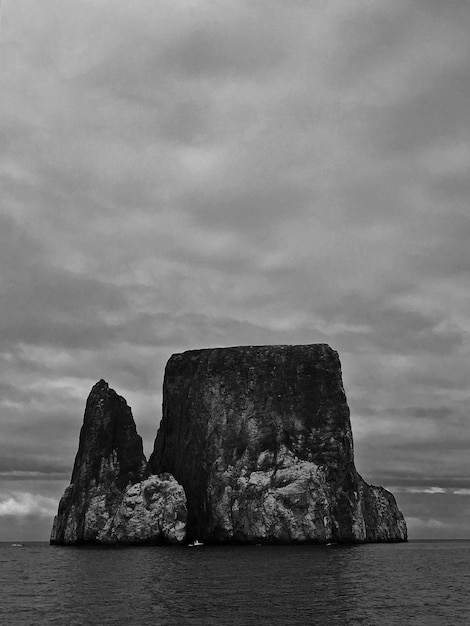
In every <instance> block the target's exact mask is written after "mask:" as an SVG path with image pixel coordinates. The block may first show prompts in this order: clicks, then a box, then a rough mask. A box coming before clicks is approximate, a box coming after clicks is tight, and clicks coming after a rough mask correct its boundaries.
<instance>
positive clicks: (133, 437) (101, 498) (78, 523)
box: [51, 380, 186, 544]
mask: <svg viewBox="0 0 470 626" xmlns="http://www.w3.org/2000/svg"><path fill="white" fill-rule="evenodd" d="M162 503H164V504H162ZM185 518H186V498H185V495H184V491H183V489H182V487H181V486H180V485H178V484H177V483H176V481H175V480H174V478H173V477H172V476H169V475H165V476H160V477H157V476H152V477H150V471H149V468H148V465H147V460H146V458H145V456H144V453H143V448H142V439H141V437H140V436H139V435H138V434H137V431H136V427H135V423H134V419H133V417H132V413H131V409H130V408H129V406H128V405H127V403H126V401H125V400H124V398H122V397H121V396H119V395H118V394H117V393H116V392H115V391H114V390H113V389H110V388H109V386H108V384H107V383H106V382H105V381H104V380H100V381H99V382H98V383H97V384H96V385H95V386H94V387H93V389H92V390H91V392H90V395H89V397H88V400H87V404H86V409H85V416H84V421H83V426H82V429H81V432H80V442H79V448H78V452H77V456H76V458H75V464H74V468H73V473H72V479H71V484H70V485H69V487H67V489H66V490H65V493H64V495H63V497H62V499H61V501H60V503H59V511H58V514H57V516H56V517H55V519H54V524H53V528H52V533H51V543H59V544H60V543H66V544H77V543H135V542H150V543H152V542H153V543H156V542H177V541H182V540H183V539H184V534H185V530H184V526H185V521H186V519H185Z"/></svg>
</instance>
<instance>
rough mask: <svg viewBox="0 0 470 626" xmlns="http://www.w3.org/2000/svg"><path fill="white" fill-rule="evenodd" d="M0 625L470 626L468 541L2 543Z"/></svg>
mask: <svg viewBox="0 0 470 626" xmlns="http://www.w3.org/2000/svg"><path fill="white" fill-rule="evenodd" d="M0 624H2V625H5V626H10V625H11V626H15V625H17V624H25V625H28V626H30V625H34V624H57V625H59V624H60V625H61V626H73V625H77V626H78V625H82V624H83V625H89V624H92V625H94V624H96V625H103V624H113V625H119V624H126V625H136V626H146V625H152V626H159V625H162V626H163V625H165V626H166V625H168V626H171V625H176V626H184V625H186V624H188V625H208V626H209V625H214V626H224V625H240V626H248V625H250V624H253V625H254V624H256V625H264V624H265V625H268V624H269V625H280V626H281V625H282V626H288V625H289V624H305V625H308V624H315V625H319V626H329V625H336V624H338V625H349V624H351V625H352V624H363V625H367V626H368V625H371V626H373V625H378V626H379V625H380V626H388V625H389V624H390V625H394V624H397V625H400V626H403V625H406V626H410V625H413V624H416V625H418V624H419V625H421V624H423V625H424V624H425V625H429V624H431V625H432V624H436V625H438V626H445V625H449V626H456V625H458V624H465V625H468V624H470V542H456V541H455V542H453V541H448V542H410V543H408V544H369V545H356V546H344V545H331V546H312V545H310V546H277V547H274V546H246V547H244V546H217V547H211V546H199V547H192V548H190V547H181V546H178V547H127V548H90V547H88V548H86V547H82V548H70V547H60V546H49V545H48V544H47V543H25V544H23V545H22V546H17V545H12V544H11V543H3V544H0Z"/></svg>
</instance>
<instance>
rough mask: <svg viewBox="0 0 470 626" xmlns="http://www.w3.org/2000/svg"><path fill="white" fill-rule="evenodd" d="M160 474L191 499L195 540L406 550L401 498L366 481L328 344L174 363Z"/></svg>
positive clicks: (154, 460) (168, 378) (239, 350)
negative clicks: (374, 544) (387, 545)
mask: <svg viewBox="0 0 470 626" xmlns="http://www.w3.org/2000/svg"><path fill="white" fill-rule="evenodd" d="M149 463H150V467H151V471H152V472H154V473H159V472H169V473H171V474H172V475H173V476H174V477H175V478H176V480H177V481H178V482H179V483H181V485H182V486H183V487H184V490H185V492H186V497H187V503H188V521H187V539H189V540H194V539H196V538H199V539H203V540H204V541H209V542H210V541H212V542H256V543H259V542H270V543H277V542H279V543H289V542H314V541H327V542H328V541H334V542H362V541H404V540H406V525H405V522H404V520H403V516H402V514H401V513H400V511H399V510H398V508H397V506H396V503H395V500H394V498H393V496H392V494H390V493H389V492H386V490H383V489H382V490H379V491H377V489H378V488H375V487H374V488H371V487H369V486H368V485H367V484H366V483H365V482H364V481H363V480H362V478H361V477H360V476H359V475H358V473H357V471H356V468H355V466H354V454H353V442H352V433H351V425H350V419H349V408H348V405H347V402H346V396H345V393H344V389H343V383H342V375H341V365H340V361H339V357H338V354H337V353H336V352H335V351H334V350H332V349H331V348H330V347H329V346H328V345H326V344H314V345H299V346H242V347H234V348H215V349H205V350H193V351H188V352H184V353H182V354H174V355H173V356H172V357H171V358H170V360H169V361H168V364H167V366H166V370H165V378H164V383H163V418H162V422H161V425H160V429H159V431H158V434H157V438H156V441H155V446H154V452H153V454H152V456H151V457H150V460H149Z"/></svg>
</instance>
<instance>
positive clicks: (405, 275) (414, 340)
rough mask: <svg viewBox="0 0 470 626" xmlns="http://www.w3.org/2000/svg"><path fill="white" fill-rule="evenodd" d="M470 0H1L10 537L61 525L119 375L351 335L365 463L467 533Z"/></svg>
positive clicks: (130, 386)
mask: <svg viewBox="0 0 470 626" xmlns="http://www.w3.org/2000/svg"><path fill="white" fill-rule="evenodd" d="M469 32H470V3H468V2H466V1H465V0H446V1H445V2H443V1H442V0H436V1H433V0H422V1H421V0H413V1H412V0H407V1H402V0H397V1H394V2H393V3H392V2H387V1H386V0H383V1H380V0H374V1H372V0H358V1H355V2H350V0H328V1H326V0H318V1H314V2H312V1H311V0H178V2H175V1H174V0H139V1H138V2H131V0H76V1H74V2H71V1H70V2H64V0H41V1H40V2H38V1H37V0H3V1H2V5H1V26H0V90H1V99H0V141H1V144H0V145H1V151H0V176H1V190H2V192H1V205H0V206H1V210H0V290H1V314H0V363H1V377H0V540H15V539H16V540H18V539H44V540H47V539H48V536H49V532H50V527H51V523H52V516H53V514H54V513H55V511H56V509H57V503H58V499H59V497H60V495H61V494H62V492H63V491H64V489H65V487H66V486H67V484H68V483H69V480H70V474H71V471H72V465H73V460H74V456H75V453H76V450H77V446H78V434H79V430H80V426H81V423H82V419H83V410H84V406H85V401H86V397H87V395H88V393H89V391H90V389H91V387H92V385H93V384H94V383H95V382H96V381H97V380H98V379H100V378H105V379H106V380H107V381H108V382H109V384H110V385H111V386H112V387H113V388H115V389H116V390H117V391H118V393H120V394H121V395H123V396H124V397H125V398H126V399H127V401H128V402H129V404H130V405H131V406H132V409H133V413H134V417H135V420H136V423H137V428H138V430H139V432H140V434H141V435H142V437H143V439H144V445H145V451H146V453H147V454H148V453H149V452H150V450H151V448H152V444H153V439H154V437H155V433H156V429H157V425H158V422H159V419H160V411H161V409H160V406H161V384H162V378H163V368H164V365H165V363H166V361H167V359H168V358H169V356H170V355H171V354H172V353H174V352H181V351H184V350H186V349H192V348H202V347H212V346H229V345H239V344H266V343H317V342H326V343H329V344H330V345H331V346H332V347H333V348H335V349H336V350H338V352H339V354H340V358H341V361H342V367H343V376H344V384H345V388H346V393H347V396H348V400H349V404H350V407H351V420H352V426H353V433H354V440H355V452H356V465H357V467H358V469H359V471H360V472H361V474H362V475H363V476H364V478H365V479H366V480H368V481H369V482H372V483H375V484H382V485H384V486H386V487H388V488H390V489H392V490H393V492H394V493H395V495H396V497H397V500H398V503H399V505H400V507H401V508H402V510H403V512H404V514H405V516H406V517H407V520H408V525H409V531H410V536H411V537H413V538H417V537H449V538H450V537H467V538H470V455H469V447H470V430H469V382H470V381H469V363H470V335H469V332H470V292H469V289H468V284H469V274H470V252H469V243H468V242H469V240H470V212H469V210H468V198H469V193H470V176H469V173H470V124H469V109H470V38H469V36H468V33H469Z"/></svg>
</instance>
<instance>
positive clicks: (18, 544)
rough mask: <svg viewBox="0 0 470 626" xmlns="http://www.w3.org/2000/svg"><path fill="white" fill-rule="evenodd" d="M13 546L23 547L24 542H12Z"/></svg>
mask: <svg viewBox="0 0 470 626" xmlns="http://www.w3.org/2000/svg"><path fill="white" fill-rule="evenodd" d="M11 546H12V548H22V547H23V544H22V543H12V544H11Z"/></svg>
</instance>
